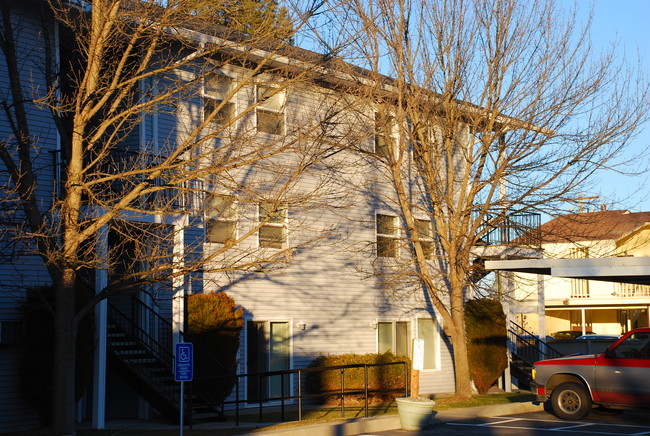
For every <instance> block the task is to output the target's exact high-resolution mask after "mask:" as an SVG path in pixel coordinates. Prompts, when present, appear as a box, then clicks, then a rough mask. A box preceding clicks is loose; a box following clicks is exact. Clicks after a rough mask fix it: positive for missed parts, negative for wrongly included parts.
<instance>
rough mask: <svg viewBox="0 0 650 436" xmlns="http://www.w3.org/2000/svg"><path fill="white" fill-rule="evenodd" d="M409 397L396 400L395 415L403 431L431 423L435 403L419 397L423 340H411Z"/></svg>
mask: <svg viewBox="0 0 650 436" xmlns="http://www.w3.org/2000/svg"><path fill="white" fill-rule="evenodd" d="M412 355H413V362H412V367H411V396H409V397H402V398H397V399H396V400H395V401H397V414H398V415H399V422H400V425H401V426H402V428H403V429H404V430H421V429H423V428H425V427H426V426H428V425H430V424H431V422H432V421H433V406H435V404H436V403H435V401H433V400H430V399H429V398H421V397H420V369H422V367H423V366H424V340H422V339H414V340H413V354H412Z"/></svg>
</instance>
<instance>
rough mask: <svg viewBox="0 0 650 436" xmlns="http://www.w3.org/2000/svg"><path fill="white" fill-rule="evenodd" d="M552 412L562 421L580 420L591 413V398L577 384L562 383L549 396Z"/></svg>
mask: <svg viewBox="0 0 650 436" xmlns="http://www.w3.org/2000/svg"><path fill="white" fill-rule="evenodd" d="M551 407H552V408H553V412H555V414H556V415H557V416H558V417H559V418H562V419H582V418H584V417H585V416H587V415H588V414H589V412H590V411H591V397H590V396H589V393H588V392H587V389H585V387H584V386H583V385H581V384H579V383H572V382H568V383H562V384H561V385H559V386H556V387H555V389H553V393H552V394H551Z"/></svg>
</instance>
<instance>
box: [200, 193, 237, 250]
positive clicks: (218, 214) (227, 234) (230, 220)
mask: <svg viewBox="0 0 650 436" xmlns="http://www.w3.org/2000/svg"><path fill="white" fill-rule="evenodd" d="M206 201H207V203H208V204H207V205H206V206H207V207H206V219H205V227H206V232H205V233H206V240H207V241H208V242H216V243H221V244H225V243H226V242H228V241H234V240H235V239H237V202H236V201H235V198H234V197H232V196H230V195H219V194H208V196H207V197H206Z"/></svg>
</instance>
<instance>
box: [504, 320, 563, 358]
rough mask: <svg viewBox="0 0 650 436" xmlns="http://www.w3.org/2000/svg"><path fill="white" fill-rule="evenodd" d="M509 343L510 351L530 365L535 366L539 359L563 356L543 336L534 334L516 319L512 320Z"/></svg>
mask: <svg viewBox="0 0 650 436" xmlns="http://www.w3.org/2000/svg"><path fill="white" fill-rule="evenodd" d="M523 335H526V336H529V337H524V336H523ZM508 343H509V344H508V345H509V349H510V352H511V353H513V354H515V355H516V356H517V357H518V358H519V359H521V360H522V361H523V362H524V363H526V364H527V365H529V366H533V364H534V363H535V362H537V361H538V360H546V359H554V358H556V357H561V356H562V353H560V352H559V351H558V350H556V349H555V348H553V347H552V346H551V345H549V344H548V343H547V342H546V341H544V340H543V339H542V338H539V337H537V336H536V335H534V334H532V333H531V332H529V331H528V330H526V329H524V328H523V327H522V326H520V325H519V324H517V323H515V322H514V321H510V328H509V329H508Z"/></svg>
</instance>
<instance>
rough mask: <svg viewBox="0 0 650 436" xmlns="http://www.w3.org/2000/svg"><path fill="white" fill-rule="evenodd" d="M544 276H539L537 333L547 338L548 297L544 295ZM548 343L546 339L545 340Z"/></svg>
mask: <svg viewBox="0 0 650 436" xmlns="http://www.w3.org/2000/svg"><path fill="white" fill-rule="evenodd" d="M544 280H545V279H544V276H543V275H541V274H537V323H538V325H537V332H538V334H539V336H540V337H541V338H546V296H545V295H544ZM544 341H545V342H546V339H544Z"/></svg>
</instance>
